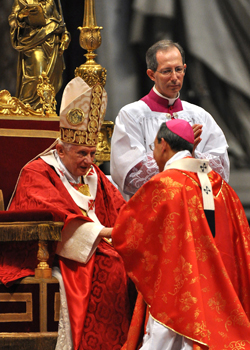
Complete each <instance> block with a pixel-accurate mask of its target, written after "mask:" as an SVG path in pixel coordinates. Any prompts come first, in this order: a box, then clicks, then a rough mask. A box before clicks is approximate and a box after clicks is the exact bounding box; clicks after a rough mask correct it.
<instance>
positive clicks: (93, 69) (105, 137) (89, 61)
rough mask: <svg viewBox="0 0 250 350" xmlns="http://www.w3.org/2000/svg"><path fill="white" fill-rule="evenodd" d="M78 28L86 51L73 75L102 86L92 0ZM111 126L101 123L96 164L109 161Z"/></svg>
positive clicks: (98, 33)
mask: <svg viewBox="0 0 250 350" xmlns="http://www.w3.org/2000/svg"><path fill="white" fill-rule="evenodd" d="M78 29H80V31H81V33H80V39H79V41H80V46H81V47H82V48H83V49H84V50H87V53H86V54H85V55H84V56H85V57H86V62H85V63H84V64H82V65H81V66H80V67H78V68H76V70H75V76H79V77H81V78H82V79H83V80H84V81H85V82H86V83H87V84H88V85H89V86H90V87H92V86H94V85H96V84H99V85H100V86H101V87H102V88H104V86H105V83H106V77H107V70H106V69H105V68H103V67H102V66H101V65H100V64H98V63H96V61H95V58H96V56H97V54H96V53H94V51H95V50H96V49H97V48H98V47H99V46H100V45H101V43H102V38H101V30H102V29H103V28H102V27H98V25H97V22H96V14H95V1H94V0H85V4H84V17H83V26H82V27H79V28H78ZM113 128H114V123H113V122H112V121H107V120H105V121H104V123H103V124H102V128H101V131H100V132H99V137H98V138H99V143H98V145H97V148H96V156H95V163H96V165H98V166H99V165H101V164H102V163H103V162H109V161H110V146H111V136H112V133H113Z"/></svg>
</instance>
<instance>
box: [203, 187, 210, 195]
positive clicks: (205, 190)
mask: <svg viewBox="0 0 250 350" xmlns="http://www.w3.org/2000/svg"><path fill="white" fill-rule="evenodd" d="M203 191H204V192H205V193H206V194H208V193H209V192H211V190H210V189H209V187H207V186H206V187H205V188H204V189H203Z"/></svg>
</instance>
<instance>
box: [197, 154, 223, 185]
mask: <svg viewBox="0 0 250 350" xmlns="http://www.w3.org/2000/svg"><path fill="white" fill-rule="evenodd" d="M195 155H196V158H199V159H208V160H209V165H210V167H211V168H212V169H213V170H214V171H216V173H218V174H219V175H220V176H221V177H222V178H223V179H224V180H225V181H226V182H228V181H229V168H228V166H227V164H226V163H225V162H223V160H224V158H222V157H216V156H214V155H212V154H209V153H200V152H197V151H196V152H195Z"/></svg>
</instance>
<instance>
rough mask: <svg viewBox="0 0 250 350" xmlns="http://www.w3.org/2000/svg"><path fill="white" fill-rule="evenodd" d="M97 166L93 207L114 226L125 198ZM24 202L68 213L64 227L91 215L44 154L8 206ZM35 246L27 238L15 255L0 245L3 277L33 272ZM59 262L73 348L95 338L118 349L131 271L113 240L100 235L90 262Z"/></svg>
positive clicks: (124, 331) (24, 176)
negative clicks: (101, 239) (48, 163)
mask: <svg viewBox="0 0 250 350" xmlns="http://www.w3.org/2000/svg"><path fill="white" fill-rule="evenodd" d="M95 170H96V172H97V175H98V188H97V195H96V200H95V208H96V210H95V212H96V215H97V217H98V219H99V220H100V222H101V224H102V225H104V226H107V227H113V225H114V224H115V220H116V217H117V215H118V212H119V210H120V207H121V206H122V205H123V204H124V203H125V201H124V199H123V198H122V196H121V195H120V193H119V191H118V190H117V189H116V188H115V187H114V186H113V185H112V184H111V182H110V181H109V180H108V179H107V177H106V176H105V175H104V174H103V173H102V172H101V171H100V170H99V168H97V167H95ZM26 208H39V209H41V208H44V209H48V210H53V209H54V208H56V209H57V210H60V211H61V212H62V213H63V214H65V217H66V219H65V224H64V228H65V227H66V226H67V225H68V223H69V222H70V221H71V220H73V219H76V218H77V219H80V220H82V222H83V223H84V222H87V221H89V222H91V221H92V220H91V219H90V218H88V217H84V216H83V215H82V213H81V211H80V209H79V208H78V206H77V205H76V204H75V202H74V201H73V199H72V198H71V196H70V195H69V193H68V191H67V190H66V189H65V187H64V185H63V184H62V182H61V180H60V178H59V177H58V175H57V174H56V172H55V171H54V170H53V168H52V167H50V166H49V165H47V164H46V163H45V162H44V161H43V160H42V159H37V160H35V161H33V162H31V163H30V164H28V165H26V166H25V167H24V169H23V171H22V174H21V177H20V180H19V183H18V187H17V190H16V193H15V196H14V199H13V201H12V203H11V206H10V210H19V209H20V210H24V209H26ZM62 235H63V231H62ZM33 248H34V247H33V245H32V244H29V243H26V244H25V248H23V250H22V252H21V253H20V254H19V255H18V257H17V259H16V257H15V256H14V257H13V249H12V250H11V249H9V251H8V252H9V253H11V252H12V258H10V256H9V255H10V254H7V255H8V257H7V255H6V254H5V252H3V251H0V265H1V266H0V278H1V280H2V281H4V282H5V283H6V282H7V281H11V280H13V279H17V278H20V277H24V276H27V275H32V274H34V268H35V267H36V263H37V262H36V257H35V253H34V254H33V250H32V249H33ZM8 259H9V260H8ZM21 260H22V261H21ZM20 261H21V264H20ZM59 262H60V268H61V271H62V275H63V279H64V284H65V289H66V294H67V302H68V308H69V314H70V321H71V329H72V336H73V343H74V349H78V348H79V346H80V349H93V344H95V347H94V349H105V350H106V349H107V350H113V349H117V350H118V349H120V348H121V346H122V344H123V343H124V342H125V339H126V336H127V331H128V327H129V321H130V313H131V310H130V304H129V300H128V291H127V277H126V273H125V269H124V265H123V262H122V260H121V258H120V256H119V255H118V253H116V252H115V250H114V248H113V247H112V246H111V245H109V244H107V243H106V242H105V241H101V243H100V244H99V245H98V248H97V250H96V253H95V254H94V255H93V256H92V258H91V259H90V261H89V262H88V263H87V264H80V263H77V262H75V261H72V260H68V259H65V258H59ZM9 275H10V276H11V277H10V278H9ZM111 289H112V290H111ZM111 301H112V302H111ZM107 303H108V304H107ZM107 316H108V319H107ZM90 329H91V332H90ZM90 334H91V336H90Z"/></svg>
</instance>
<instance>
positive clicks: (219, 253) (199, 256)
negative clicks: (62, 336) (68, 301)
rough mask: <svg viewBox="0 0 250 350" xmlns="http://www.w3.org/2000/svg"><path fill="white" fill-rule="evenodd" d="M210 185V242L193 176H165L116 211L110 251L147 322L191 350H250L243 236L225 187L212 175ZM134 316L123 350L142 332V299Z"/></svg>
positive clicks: (240, 217) (241, 220)
mask: <svg viewBox="0 0 250 350" xmlns="http://www.w3.org/2000/svg"><path fill="white" fill-rule="evenodd" d="M209 179H210V181H211V183H212V188H213V194H214V201H215V233H216V235H215V238H213V236H212V234H211V231H210V229H209V225H208V222H207V220H206V216H205V213H204V210H203V203H202V195H201V190H200V184H199V180H198V177H197V175H196V174H195V173H191V172H187V171H185V172H184V171H180V170H176V169H172V170H166V171H164V172H162V173H160V174H158V175H156V176H154V177H153V178H152V179H151V180H150V181H148V182H147V183H146V184H145V185H144V186H143V187H141V189H140V190H139V191H138V192H137V193H136V194H135V195H134V196H133V197H132V198H131V200H130V201H129V202H128V203H127V204H126V205H125V206H124V207H123V208H122V210H121V212H120V215H119V217H118V219H117V222H116V225H115V228H114V230H113V232H112V237H113V244H114V247H115V249H116V250H117V251H118V252H119V253H120V255H121V256H122V258H123V260H124V263H125V268H126V270H127V272H128V274H129V276H130V277H131V279H132V280H133V281H134V283H135V285H136V287H137V288H138V291H139V292H140V293H141V294H142V296H143V299H144V301H145V303H146V304H147V305H148V307H149V312H150V313H151V315H152V317H153V318H154V319H156V320H157V321H159V322H160V323H161V324H163V325H165V326H166V327H168V328H170V329H172V330H174V331H175V332H177V333H179V334H181V335H183V336H185V337H187V338H190V339H191V340H193V342H194V349H213V350H226V349H250V322H249V317H250V298H249V291H250V253H249V247H250V229H249V225H248V222H247V219H246V217H245V214H244V210H243V207H242V205H241V203H240V201H239V198H238V197H237V195H236V194H235V192H234V191H233V190H232V188H231V187H230V186H229V185H228V184H227V183H226V182H224V181H223V180H222V178H221V177H220V176H219V175H218V174H217V173H215V172H214V171H212V172H210V173H209ZM135 310H136V311H138V314H136V313H135V317H133V321H132V324H131V327H130V332H129V338H128V343H127V347H124V348H126V349H130V350H132V349H136V348H137V347H136V343H138V339H139V334H140V330H139V329H138V327H141V326H142V324H141V323H140V316H142V315H143V313H144V309H143V307H142V305H141V300H139V301H138V303H137V305H136V308H135ZM138 315H139V317H138ZM136 317H137V318H136ZM139 340H140V339H139Z"/></svg>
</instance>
